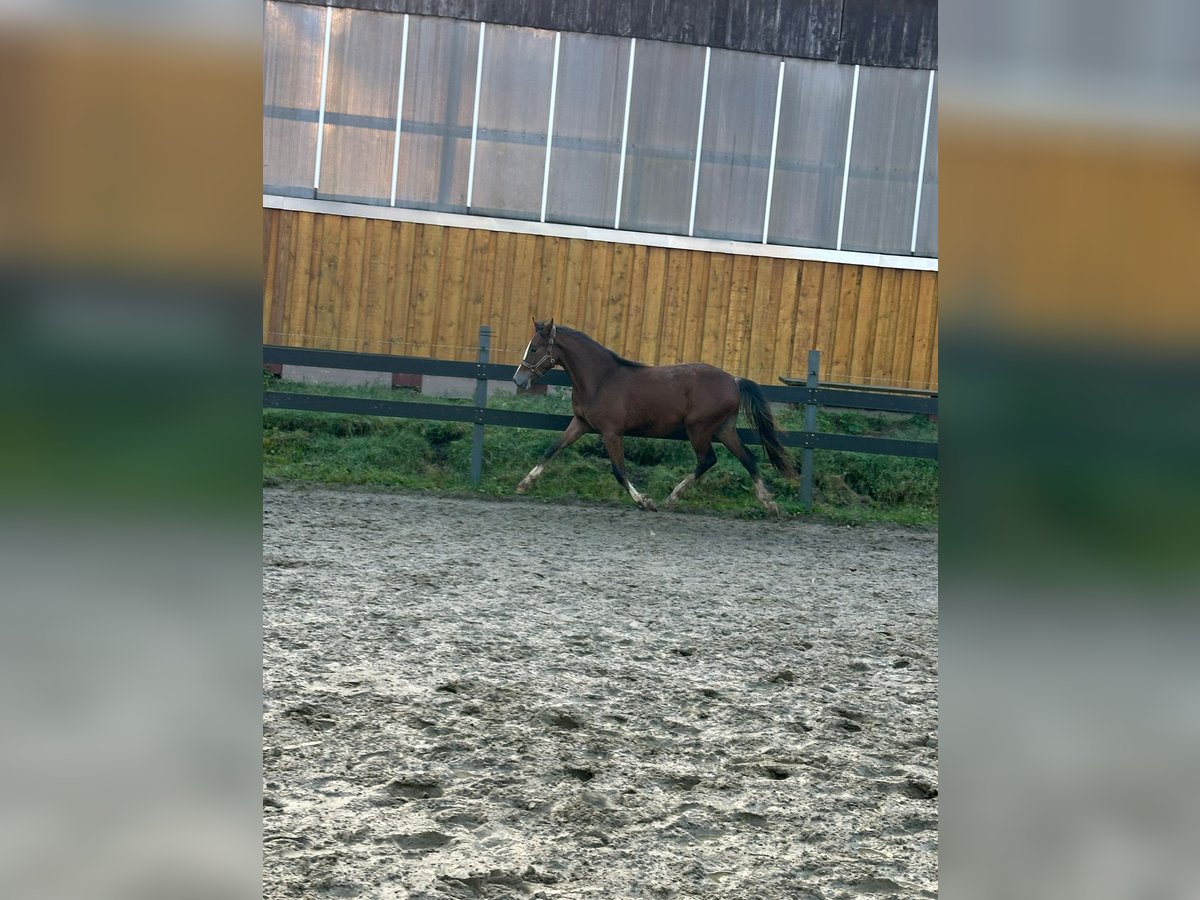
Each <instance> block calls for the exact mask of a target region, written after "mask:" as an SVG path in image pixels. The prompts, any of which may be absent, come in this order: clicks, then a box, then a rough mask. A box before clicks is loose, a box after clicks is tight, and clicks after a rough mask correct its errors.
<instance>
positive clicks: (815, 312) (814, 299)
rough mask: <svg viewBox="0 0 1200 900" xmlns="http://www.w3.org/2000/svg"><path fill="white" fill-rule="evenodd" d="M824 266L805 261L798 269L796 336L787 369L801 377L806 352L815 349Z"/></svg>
mask: <svg viewBox="0 0 1200 900" xmlns="http://www.w3.org/2000/svg"><path fill="white" fill-rule="evenodd" d="M824 280H825V264H824V263H819V262H813V261H811V260H806V261H805V262H804V263H803V264H802V266H801V268H800V293H799V296H798V297H797V300H796V306H797V316H796V336H795V338H794V339H793V341H792V363H791V365H790V366H788V368H789V369H790V370H791V371H792V372H793V373H799V374H800V375H803V374H804V373H806V372H807V371H808V351H809V350H815V349H817V327H818V325H819V324H820V319H821V292H822V290H823V283H824Z"/></svg>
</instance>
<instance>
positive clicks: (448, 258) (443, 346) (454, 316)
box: [433, 228, 478, 362]
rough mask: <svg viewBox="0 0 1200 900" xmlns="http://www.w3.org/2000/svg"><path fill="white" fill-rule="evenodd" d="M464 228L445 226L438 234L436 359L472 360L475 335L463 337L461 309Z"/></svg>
mask: <svg viewBox="0 0 1200 900" xmlns="http://www.w3.org/2000/svg"><path fill="white" fill-rule="evenodd" d="M468 235H469V231H468V229H466V228H447V229H446V231H445V235H444V236H443V238H442V265H441V273H440V275H439V278H438V282H439V283H438V296H437V302H436V303H435V304H434V317H433V322H434V324H433V329H434V332H433V333H434V343H435V344H436V345H437V347H438V348H439V349H438V351H437V353H436V354H435V356H437V357H438V358H440V359H457V360H462V361H464V362H466V361H470V360H473V359H474V358H475V355H476V354H475V353H474V352H473V351H472V349H471V348H472V347H473V346H474V345H475V344H476V343H477V342H478V338H477V337H476V338H474V339H467V338H466V337H465V336H464V334H463V313H464V307H465V306H466V297H465V296H464V294H465V291H466V285H465V283H464V282H465V279H466V267H467V237H468Z"/></svg>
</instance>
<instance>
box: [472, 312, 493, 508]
mask: <svg viewBox="0 0 1200 900" xmlns="http://www.w3.org/2000/svg"><path fill="white" fill-rule="evenodd" d="M491 347H492V329H491V327H490V326H488V325H480V326H479V360H478V364H477V365H476V367H475V433H474V434H473V435H472V436H471V486H472V487H479V481H480V479H482V478H483V411H484V410H485V409H487V386H488V379H487V369H486V368H485V366H486V365H487V361H488V353H489V351H490V350H491Z"/></svg>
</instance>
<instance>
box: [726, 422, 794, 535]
mask: <svg viewBox="0 0 1200 900" xmlns="http://www.w3.org/2000/svg"><path fill="white" fill-rule="evenodd" d="M717 440H718V441H720V442H721V443H722V444H724V445H725V446H726V447H728V448H729V452H730V453H732V454H733V455H734V456H736V457H737V458H738V461H739V462H741V464H742V465H743V466H745V467H746V471H747V472H749V473H750V477H751V478H752V479H754V496H756V497H757V498H758V502H759V503H761V504H762V508H763V509H765V510H766V511H767V512H769V513H771V514H772V515H778V514H779V507H778V506H776V505H775V501H774V500H773V499H772V497H771V492H770V491H769V490H767V486H766V485H765V484H763V480H762V475H760V474H759V471H758V460H757V459H755V458H754V454H753V453H751V452H750V451H749V450H748V449H746V445H745V444H743V443H742V439H741V438H740V437H738V433H737V419H736V418H733V419H729V420H727V421H726V422H725V423H724V424H723V425H722V426H721V427H720V428H719V429H718V430H717Z"/></svg>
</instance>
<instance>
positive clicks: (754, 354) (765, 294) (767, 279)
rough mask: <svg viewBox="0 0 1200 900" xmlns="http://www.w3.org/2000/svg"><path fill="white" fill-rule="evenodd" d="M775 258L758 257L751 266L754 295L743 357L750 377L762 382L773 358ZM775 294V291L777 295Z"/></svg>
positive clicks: (746, 373) (745, 372)
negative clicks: (753, 265)
mask: <svg viewBox="0 0 1200 900" xmlns="http://www.w3.org/2000/svg"><path fill="white" fill-rule="evenodd" d="M777 262H778V260H775V259H770V258H768V257H759V258H758V259H756V260H755V267H754V295H753V298H752V300H751V303H752V308H751V311H750V335H749V338H750V339H749V341H748V348H747V353H746V360H745V369H744V374H745V376H746V377H747V378H749V379H751V380H752V381H757V382H759V383H761V382H762V381H763V378H764V373H765V372H768V371H769V370H770V368H771V362H772V361H773V359H774V349H773V348H772V344H773V343H774V340H775V333H774V332H775V308H774V307H775V297H772V296H771V291H772V289H773V288H775V273H776V266H775V264H776V263H777ZM776 296H778V295H776Z"/></svg>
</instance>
